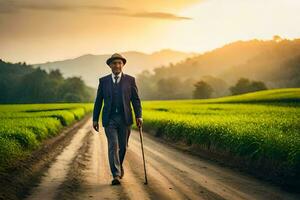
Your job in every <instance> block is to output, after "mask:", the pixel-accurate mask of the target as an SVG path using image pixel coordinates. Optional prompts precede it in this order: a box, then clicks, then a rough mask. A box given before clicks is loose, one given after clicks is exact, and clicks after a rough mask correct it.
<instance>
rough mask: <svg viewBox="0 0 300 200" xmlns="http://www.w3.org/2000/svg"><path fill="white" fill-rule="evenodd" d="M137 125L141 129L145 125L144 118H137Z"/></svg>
mask: <svg viewBox="0 0 300 200" xmlns="http://www.w3.org/2000/svg"><path fill="white" fill-rule="evenodd" d="M136 125H137V127H139V128H140V127H141V126H142V125H143V118H141V117H140V118H136Z"/></svg>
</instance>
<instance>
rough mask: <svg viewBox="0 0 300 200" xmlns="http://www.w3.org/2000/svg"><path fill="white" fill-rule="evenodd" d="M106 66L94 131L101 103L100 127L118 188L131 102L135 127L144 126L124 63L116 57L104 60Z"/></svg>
mask: <svg viewBox="0 0 300 200" xmlns="http://www.w3.org/2000/svg"><path fill="white" fill-rule="evenodd" d="M106 64H107V65H108V66H109V67H110V68H111V71H112V73H111V74H109V75H106V76H104V77H101V78H99V85H98V90H97V96H96V99H95V104H94V111H93V127H94V129H95V130H96V131H97V132H99V124H98V121H99V114H100V111H101V107H102V103H103V101H104V106H103V111H102V126H103V127H104V131H105V135H106V138H107V142H108V157H109V165H110V170H111V173H112V176H113V180H112V185H118V184H121V182H120V179H121V178H122V177H123V176H124V169H123V166H122V164H123V161H124V157H125V153H126V149H127V145H128V139H129V135H130V130H131V125H132V124H133V119H132V118H133V117H132V108H131V106H130V102H131V103H132V105H133V109H134V113H135V119H136V125H137V126H138V127H141V126H142V123H143V119H142V107H141V101H140V98H139V95H138V88H137V86H136V81H135V78H134V77H133V76H130V75H128V74H125V73H123V72H122V68H123V67H124V65H125V64H126V59H125V58H124V57H123V56H122V55H120V54H118V53H115V54H113V55H112V56H111V57H110V58H109V59H107V61H106Z"/></svg>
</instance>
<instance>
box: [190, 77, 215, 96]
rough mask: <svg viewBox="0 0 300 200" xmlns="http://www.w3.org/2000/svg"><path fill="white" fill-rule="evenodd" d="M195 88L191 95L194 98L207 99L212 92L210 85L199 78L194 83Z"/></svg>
mask: <svg viewBox="0 0 300 200" xmlns="http://www.w3.org/2000/svg"><path fill="white" fill-rule="evenodd" d="M194 86H195V90H194V92H193V97H194V98H195V99H207V98H210V97H211V94H212V93H213V89H212V87H211V86H210V85H209V84H207V83H206V82H204V81H202V80H200V81H198V82H197V83H195V84H194Z"/></svg>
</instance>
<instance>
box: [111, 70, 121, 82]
mask: <svg viewBox="0 0 300 200" xmlns="http://www.w3.org/2000/svg"><path fill="white" fill-rule="evenodd" d="M122 75H123V72H120V73H119V74H118V80H119V79H120V78H121V76H122ZM111 77H112V80H113V82H114V81H115V74H114V73H111ZM118 82H119V81H118Z"/></svg>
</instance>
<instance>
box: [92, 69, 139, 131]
mask: <svg viewBox="0 0 300 200" xmlns="http://www.w3.org/2000/svg"><path fill="white" fill-rule="evenodd" d="M119 83H121V90H122V100H123V108H124V119H125V123H126V124H127V125H132V124H133V116H132V108H131V106H130V102H132V106H133V109H134V113H135V117H136V118H139V117H142V106H141V100H140V97H139V95H138V88H137V86H136V81H135V78H134V77H133V76H130V75H128V74H125V73H124V72H122V76H121V80H120V82H119ZM112 87H113V80H112V77H111V74H109V75H106V76H104V77H101V78H99V85H98V90H97V96H96V99H95V104H94V111H93V121H96V122H98V121H99V114H100V111H101V107H102V104H103V101H104V106H103V110H102V126H103V127H105V126H107V125H108V121H109V115H110V112H111V107H112Z"/></svg>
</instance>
